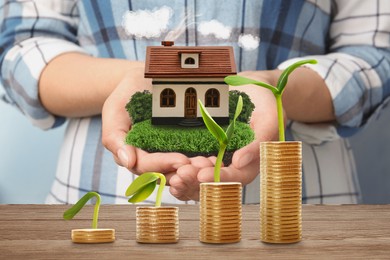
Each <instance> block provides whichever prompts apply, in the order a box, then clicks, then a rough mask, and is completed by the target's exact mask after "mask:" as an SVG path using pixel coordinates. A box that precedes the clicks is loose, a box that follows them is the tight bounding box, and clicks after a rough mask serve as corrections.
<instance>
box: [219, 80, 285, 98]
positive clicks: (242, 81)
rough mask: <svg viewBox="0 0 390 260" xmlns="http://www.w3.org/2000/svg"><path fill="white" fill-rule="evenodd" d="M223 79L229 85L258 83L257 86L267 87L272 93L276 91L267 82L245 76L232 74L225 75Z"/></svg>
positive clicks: (276, 90) (276, 91)
mask: <svg viewBox="0 0 390 260" xmlns="http://www.w3.org/2000/svg"><path fill="white" fill-rule="evenodd" d="M224 81H225V83H226V84H228V85H230V86H241V85H249V84H254V85H258V86H261V87H264V88H267V89H269V90H271V91H272V93H274V94H276V93H278V89H277V88H275V87H274V86H272V85H269V84H267V83H264V82H261V81H257V80H254V79H250V78H245V77H241V76H236V75H234V76H227V77H225V79H224Z"/></svg>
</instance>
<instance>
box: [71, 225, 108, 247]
mask: <svg viewBox="0 0 390 260" xmlns="http://www.w3.org/2000/svg"><path fill="white" fill-rule="evenodd" d="M114 240H115V229H109V228H97V229H93V228H90V229H87V228H86V229H73V230H72V241H73V242H74V243H82V244H96V243H110V242H114Z"/></svg>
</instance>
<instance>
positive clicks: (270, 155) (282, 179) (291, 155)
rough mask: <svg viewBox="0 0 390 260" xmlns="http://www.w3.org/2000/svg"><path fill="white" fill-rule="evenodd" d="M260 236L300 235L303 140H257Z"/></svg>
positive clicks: (294, 238)
mask: <svg viewBox="0 0 390 260" xmlns="http://www.w3.org/2000/svg"><path fill="white" fill-rule="evenodd" d="M260 231H261V232H260V233H261V234H260V237H261V240H262V241H263V242H268V243H295V242H298V241H300V240H301V239H302V143H301V142H264V143H260Z"/></svg>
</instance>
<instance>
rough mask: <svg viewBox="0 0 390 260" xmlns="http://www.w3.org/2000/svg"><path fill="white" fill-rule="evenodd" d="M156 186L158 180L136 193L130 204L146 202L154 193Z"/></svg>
mask: <svg viewBox="0 0 390 260" xmlns="http://www.w3.org/2000/svg"><path fill="white" fill-rule="evenodd" d="M156 185H157V180H155V181H154V182H151V183H149V184H146V185H144V186H143V187H142V188H141V189H139V190H138V191H137V192H136V193H134V195H133V196H132V197H131V198H130V199H129V202H131V203H137V202H142V201H144V200H146V199H147V198H148V197H149V196H150V195H151V194H152V193H153V191H154V189H155V188H156Z"/></svg>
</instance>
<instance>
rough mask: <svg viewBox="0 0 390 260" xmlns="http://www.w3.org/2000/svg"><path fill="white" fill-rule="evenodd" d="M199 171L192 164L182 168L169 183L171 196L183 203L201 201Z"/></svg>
mask: <svg viewBox="0 0 390 260" xmlns="http://www.w3.org/2000/svg"><path fill="white" fill-rule="evenodd" d="M198 170H199V169H198V168H197V167H195V166H193V165H191V164H187V165H184V166H182V167H180V168H179V169H178V170H177V172H176V174H175V175H174V176H172V177H171V179H170V181H169V184H170V186H171V187H170V190H169V191H170V192H171V194H172V195H173V196H175V197H176V198H177V199H179V200H183V201H187V200H199V181H198V179H197V174H198Z"/></svg>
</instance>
